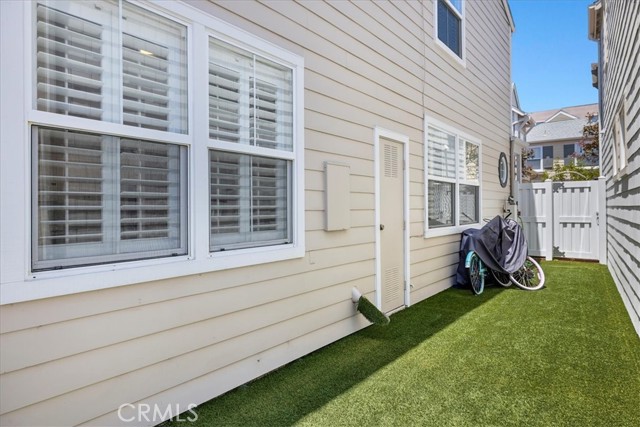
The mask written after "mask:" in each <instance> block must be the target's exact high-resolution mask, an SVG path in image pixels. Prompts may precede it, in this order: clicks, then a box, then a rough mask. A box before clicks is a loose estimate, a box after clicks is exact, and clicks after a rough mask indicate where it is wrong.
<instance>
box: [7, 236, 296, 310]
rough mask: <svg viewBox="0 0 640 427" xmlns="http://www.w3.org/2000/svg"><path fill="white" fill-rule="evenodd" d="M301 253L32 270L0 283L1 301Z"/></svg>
mask: <svg viewBox="0 0 640 427" xmlns="http://www.w3.org/2000/svg"><path fill="white" fill-rule="evenodd" d="M304 253H305V251H304V246H303V245H301V244H299V245H293V244H290V245H279V246H271V247H262V248H251V249H242V250H236V251H229V252H226V253H224V254H221V253H219V252H217V253H215V254H210V255H209V256H207V257H206V258H203V259H193V258H189V257H186V256H183V257H175V258H157V259H154V260H144V261H132V262H123V263H117V264H105V265H99V266H91V267H79V268H70V269H66V270H56V271H44V272H38V273H32V274H29V275H28V276H27V277H26V278H25V279H24V280H23V281H15V282H8V283H3V284H2V285H0V305H4V304H12V303H18V302H24V301H31V300H36V299H42V298H51V297H58V296H63V295H69V294H76V293H80V292H90V291H97V290H101V289H109V288H114V287H119V286H126V285H134V284H138V283H143V282H151V281H156V280H163V279H170V278H174V277H182V276H188V275H192V274H203V273H210V272H215V271H220V270H227V269H230V268H239V267H248V266H252V265H258V264H265V263H270V262H276V261H284V260H288V259H294V258H302V257H304Z"/></svg>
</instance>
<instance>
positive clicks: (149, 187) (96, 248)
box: [31, 1, 188, 271]
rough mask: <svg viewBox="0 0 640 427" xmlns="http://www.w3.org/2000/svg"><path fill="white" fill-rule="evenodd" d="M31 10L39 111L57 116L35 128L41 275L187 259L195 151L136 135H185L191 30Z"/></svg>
mask: <svg viewBox="0 0 640 427" xmlns="http://www.w3.org/2000/svg"><path fill="white" fill-rule="evenodd" d="M33 7H34V8H35V11H34V13H33V17H34V28H35V31H34V43H33V46H34V57H35V60H34V62H33V64H34V68H35V69H34V74H35V83H36V90H35V91H34V100H33V102H34V108H35V109H37V110H38V111H42V112H46V113H51V114H50V115H48V116H45V117H47V122H48V123H47V124H46V125H38V124H34V125H33V126H32V128H31V139H32V171H33V178H32V186H33V188H32V205H33V209H32V251H31V252H32V269H33V270H34V271H39V270H47V269H60V268H66V267H73V266H86V265H92V264H101V263H109V262H115V261H123V260H137V259H145V258H154V257H162V256H172V255H184V254H186V253H187V149H186V148H185V147H184V146H183V145H179V144H175V143H172V142H171V140H172V138H171V137H170V136H167V137H160V140H154V141H152V140H146V139H144V138H140V137H136V136H133V135H131V136H127V133H129V132H131V131H129V130H128V129H131V128H143V129H148V130H155V131H161V132H163V133H167V134H168V135H170V134H172V133H173V134H185V133H187V131H188V129H187V127H188V126H187V122H188V110H187V105H188V102H187V54H186V52H187V38H186V36H187V28H186V26H184V25H181V24H179V23H177V22H174V21H172V20H170V19H167V18H165V17H162V16H160V15H158V14H155V13H152V12H150V11H148V10H143V9H141V8H139V7H137V6H135V5H132V4H130V3H127V2H116V1H83V2H78V1H75V2H72V1H70V2H59V1H56V2H48V1H43V2H37V3H35V4H34V6H33ZM78 119H85V120H78ZM95 121H101V122H107V123H114V124H119V125H122V126H121V127H119V128H118V131H119V134H118V135H113V134H109V133H98V132H95V131H94V127H95V126H94V125H93V124H92V123H93V122H95ZM78 128H80V129H78Z"/></svg>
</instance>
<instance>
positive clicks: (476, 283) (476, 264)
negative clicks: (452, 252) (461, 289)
mask: <svg viewBox="0 0 640 427" xmlns="http://www.w3.org/2000/svg"><path fill="white" fill-rule="evenodd" d="M466 266H467V269H468V270H469V281H470V282H471V290H472V291H473V293H474V294H476V295H480V294H481V293H482V291H483V290H484V273H483V271H482V270H483V267H482V261H481V260H480V257H479V256H478V254H477V253H475V252H470V253H469V255H468V256H467V262H466Z"/></svg>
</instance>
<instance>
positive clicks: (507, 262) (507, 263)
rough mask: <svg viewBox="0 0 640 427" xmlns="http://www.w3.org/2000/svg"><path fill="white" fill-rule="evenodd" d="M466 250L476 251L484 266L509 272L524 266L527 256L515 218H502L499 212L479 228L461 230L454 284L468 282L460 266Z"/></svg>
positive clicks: (462, 267)
mask: <svg viewBox="0 0 640 427" xmlns="http://www.w3.org/2000/svg"><path fill="white" fill-rule="evenodd" d="M469 251H474V252H476V253H477V254H478V256H479V257H480V259H481V260H482V262H483V263H484V264H485V265H486V267H487V268H490V269H492V270H495V271H499V272H501V273H507V274H511V273H514V272H515V271H517V270H519V269H520V267H522V266H523V265H524V261H525V260H526V258H527V240H526V239H525V236H524V232H523V230H522V227H520V225H519V224H518V223H517V222H516V221H513V220H505V219H504V218H503V217H501V216H500V215H497V216H496V217H495V218H493V219H492V220H491V221H489V222H488V223H486V224H485V225H484V227H482V228H481V229H477V228H471V229H468V230H465V231H463V232H462V239H461V240H460V260H459V263H458V270H457V272H456V282H457V284H458V285H463V286H468V285H469V284H470V283H469V275H468V273H467V271H466V268H465V266H464V263H465V259H466V257H467V254H468V253H469Z"/></svg>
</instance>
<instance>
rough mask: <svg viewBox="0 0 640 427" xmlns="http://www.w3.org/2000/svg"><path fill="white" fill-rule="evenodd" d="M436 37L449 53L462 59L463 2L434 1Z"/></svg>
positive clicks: (453, 0) (456, 0)
mask: <svg viewBox="0 0 640 427" xmlns="http://www.w3.org/2000/svg"><path fill="white" fill-rule="evenodd" d="M435 7H436V35H437V38H438V40H439V41H440V42H442V43H443V44H444V45H445V46H446V47H447V48H448V49H449V50H450V51H451V52H453V53H454V54H455V55H456V56H457V57H458V58H460V59H461V60H463V59H464V4H463V0H435Z"/></svg>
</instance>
